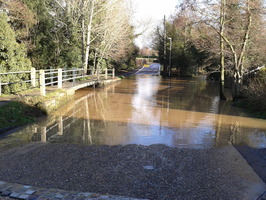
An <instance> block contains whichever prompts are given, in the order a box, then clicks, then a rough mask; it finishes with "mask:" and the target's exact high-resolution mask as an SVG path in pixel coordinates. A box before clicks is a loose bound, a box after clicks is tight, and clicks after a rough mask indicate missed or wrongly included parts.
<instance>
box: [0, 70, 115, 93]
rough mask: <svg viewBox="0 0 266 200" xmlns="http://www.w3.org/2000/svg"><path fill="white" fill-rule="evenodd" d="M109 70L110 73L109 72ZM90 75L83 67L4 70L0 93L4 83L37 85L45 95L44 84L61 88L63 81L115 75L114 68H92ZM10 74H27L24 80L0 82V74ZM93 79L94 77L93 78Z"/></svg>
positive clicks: (33, 86)
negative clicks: (85, 72)
mask: <svg viewBox="0 0 266 200" xmlns="http://www.w3.org/2000/svg"><path fill="white" fill-rule="evenodd" d="M110 72H111V73H110ZM92 73H93V74H91V75H87V74H84V69H82V68H73V69H67V70H66V69H64V70H63V69H61V68H59V69H46V70H36V69H35V68H31V71H19V72H5V73H0V95H1V94H2V93H1V92H2V91H1V89H2V86H5V85H12V84H16V83H31V86H32V88H36V86H37V85H39V87H40V93H41V95H43V96H45V95H46V90H45V86H48V85H54V84H55V85H57V87H58V89H62V84H63V82H67V81H72V82H76V80H77V79H81V78H88V77H91V79H93V78H94V77H95V78H97V80H99V79H100V77H102V76H104V78H105V79H107V78H108V76H111V77H112V78H114V77H115V69H114V68H113V69H107V68H106V69H102V70H99V69H97V70H95V71H94V70H92ZM10 74H29V75H30V76H29V75H27V76H28V77H27V78H26V80H19V81H15V82H5V83H2V82H1V76H6V75H10ZM93 80H95V79H93Z"/></svg>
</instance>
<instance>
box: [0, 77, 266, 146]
mask: <svg viewBox="0 0 266 200" xmlns="http://www.w3.org/2000/svg"><path fill="white" fill-rule="evenodd" d="M18 138H19V139H20V140H23V141H24V142H36V141H37V142H39V141H41V142H64V143H76V144H85V145H91V144H94V145H126V144H142V145H151V144H165V145H168V146H173V147H179V148H211V147H217V146H225V145H229V144H233V145H248V146H250V147H253V148H266V120H262V119H255V118H250V117H248V116H247V114H245V113H244V112H243V111H241V110H240V109H238V108H236V107H232V106H231V105H230V104H229V103H228V102H221V101H219V86H218V84H217V83H213V82H208V81H205V80H204V78H202V77H197V78H190V79H180V78H171V79H169V78H162V77H160V76H152V75H145V74H142V75H136V76H130V77H127V78H125V79H123V80H121V82H118V83H115V84H113V85H109V86H107V87H105V88H95V89H94V88H84V89H81V90H78V91H77V92H76V95H75V101H72V102H70V103H69V104H67V105H65V106H63V107H62V108H60V109H59V110H58V111H56V112H55V113H54V115H52V116H49V117H48V118H46V119H44V120H43V121H40V122H38V123H37V124H31V125H29V126H27V127H25V128H24V129H23V130H20V131H18V132H16V133H13V134H11V135H9V136H8V137H7V138H5V139H2V141H3V140H8V141H18Z"/></svg>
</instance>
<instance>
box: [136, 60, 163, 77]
mask: <svg viewBox="0 0 266 200" xmlns="http://www.w3.org/2000/svg"><path fill="white" fill-rule="evenodd" d="M160 66H161V65H160V64H159V63H153V64H151V65H150V66H149V67H142V68H141V69H140V70H139V71H137V72H136V74H138V75H142V74H151V75H159V74H160Z"/></svg>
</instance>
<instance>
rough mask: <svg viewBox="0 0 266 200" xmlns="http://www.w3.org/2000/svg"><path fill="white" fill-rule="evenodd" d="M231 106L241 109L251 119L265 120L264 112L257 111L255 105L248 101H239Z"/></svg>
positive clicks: (265, 114)
mask: <svg viewBox="0 0 266 200" xmlns="http://www.w3.org/2000/svg"><path fill="white" fill-rule="evenodd" d="M233 106H237V107H239V108H243V109H245V110H246V112H247V113H249V114H250V115H251V116H252V117H256V118H260V119H266V111H265V110H260V109H258V107H257V105H256V104H254V102H251V101H249V100H248V99H241V100H238V101H236V102H234V103H233Z"/></svg>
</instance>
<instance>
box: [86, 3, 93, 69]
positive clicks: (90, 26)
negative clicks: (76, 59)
mask: <svg viewBox="0 0 266 200" xmlns="http://www.w3.org/2000/svg"><path fill="white" fill-rule="evenodd" d="M93 14H94V0H93V1H92V3H91V9H90V12H89V15H88V19H89V21H88V25H87V30H86V31H87V35H86V37H87V38H86V47H85V55H84V63H83V69H84V73H86V74H87V73H88V62H89V53H90V43H91V29H92V19H93Z"/></svg>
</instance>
